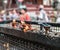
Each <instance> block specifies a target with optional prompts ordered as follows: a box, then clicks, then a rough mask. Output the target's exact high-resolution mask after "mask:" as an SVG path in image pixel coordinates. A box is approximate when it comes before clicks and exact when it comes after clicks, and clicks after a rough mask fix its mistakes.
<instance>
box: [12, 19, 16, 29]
mask: <svg viewBox="0 0 60 50" xmlns="http://www.w3.org/2000/svg"><path fill="white" fill-rule="evenodd" d="M12 27H14V28H16V20H15V19H13V22H12Z"/></svg>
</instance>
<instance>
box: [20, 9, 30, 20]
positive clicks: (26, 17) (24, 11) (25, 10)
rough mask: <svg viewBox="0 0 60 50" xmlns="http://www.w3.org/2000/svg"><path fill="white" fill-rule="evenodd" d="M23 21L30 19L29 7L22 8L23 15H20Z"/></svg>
mask: <svg viewBox="0 0 60 50" xmlns="http://www.w3.org/2000/svg"><path fill="white" fill-rule="evenodd" d="M20 20H21V21H30V20H31V19H30V16H29V15H28V14H27V9H26V8H23V9H21V15H20Z"/></svg>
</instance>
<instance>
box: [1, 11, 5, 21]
mask: <svg viewBox="0 0 60 50" xmlns="http://www.w3.org/2000/svg"><path fill="white" fill-rule="evenodd" d="M5 12H6V11H5V10H2V11H1V17H2V18H3V20H4V21H6V13H5Z"/></svg>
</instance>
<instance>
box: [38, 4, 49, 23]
mask: <svg viewBox="0 0 60 50" xmlns="http://www.w3.org/2000/svg"><path fill="white" fill-rule="evenodd" d="M38 18H39V19H38V21H40V22H49V19H48V16H47V13H46V11H45V10H44V6H43V5H40V6H39V15H38Z"/></svg>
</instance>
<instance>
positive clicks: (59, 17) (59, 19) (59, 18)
mask: <svg viewBox="0 0 60 50" xmlns="http://www.w3.org/2000/svg"><path fill="white" fill-rule="evenodd" d="M56 22H57V23H60V11H58V13H57V20H56Z"/></svg>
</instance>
